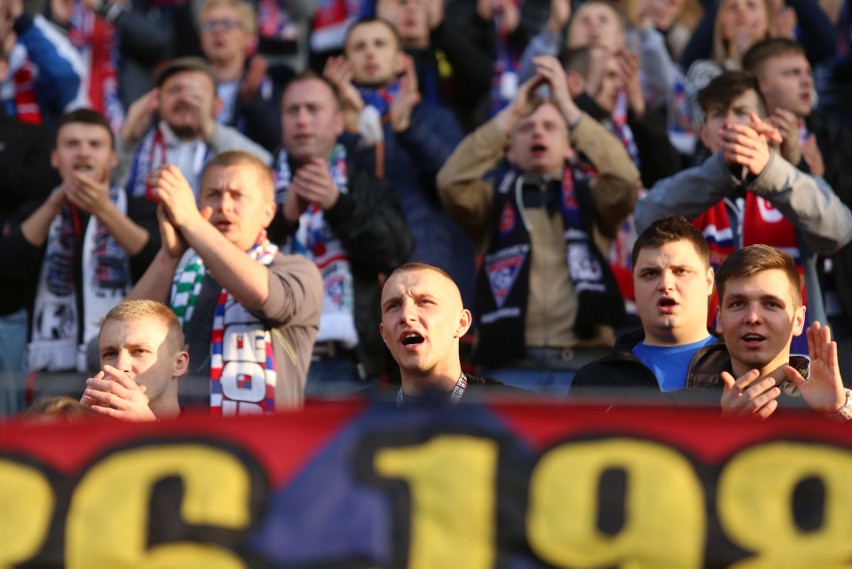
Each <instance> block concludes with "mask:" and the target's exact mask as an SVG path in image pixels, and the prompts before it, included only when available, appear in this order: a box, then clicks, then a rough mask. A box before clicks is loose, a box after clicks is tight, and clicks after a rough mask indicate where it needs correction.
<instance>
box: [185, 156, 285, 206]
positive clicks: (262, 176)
mask: <svg viewBox="0 0 852 569" xmlns="http://www.w3.org/2000/svg"><path fill="white" fill-rule="evenodd" d="M242 165H246V166H250V167H252V168H253V169H254V171H255V172H256V173H257V177H258V181H259V182H260V186H261V187H260V189H261V191H262V192H263V195H264V198H265V199H266V200H267V201H270V202H271V201H273V200H274V199H275V179H274V178H273V177H272V172H271V171H270V169H269V166H267V165H266V164H264V163H263V160H261V159H260V158H258V157H257V156H255V155H254V154H249V153H248V152H245V151H244V150H225V151H223V152H220V153H218V154H216V155H215V156H214V157H213V158H211V159H210V161H209V162H207V164H205V165H204V170H202V172H201V180H202V183H203V181H204V178H205V177H206V176H207V173H208V172H209V171H210V170H211V169H212V168H214V167H217V166H218V167H220V168H228V167H230V166H242Z"/></svg>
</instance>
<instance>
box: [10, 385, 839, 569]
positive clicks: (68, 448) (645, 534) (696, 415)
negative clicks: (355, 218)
mask: <svg viewBox="0 0 852 569" xmlns="http://www.w3.org/2000/svg"><path fill="white" fill-rule="evenodd" d="M850 480H852V430H850V428H849V427H848V426H847V425H842V424H835V423H831V422H828V421H825V420H823V419H821V418H820V417H817V416H814V415H812V414H808V413H806V412H804V411H801V412H800V411H798V410H781V411H779V412H777V414H776V416H774V417H773V418H771V419H770V420H768V421H765V422H757V421H748V420H723V419H722V418H720V417H719V413H718V410H716V409H711V408H696V409H683V408H680V409H669V408H666V409H663V408H651V407H638V406H637V407H627V406H625V407H606V408H605V407H598V406H574V405H567V404H566V405H562V404H546V403H539V402H538V401H537V400H536V401H531V402H521V403H519V402H512V403H508V402H507V403H497V402H491V403H489V404H464V403H462V404H460V405H457V406H452V407H435V408H430V407H417V408H404V409H397V408H396V407H395V405H394V404H393V403H392V402H389V403H387V404H385V403H364V402H355V401H352V402H334V403H308V405H307V407H306V408H305V410H303V411H300V412H296V413H289V414H282V415H276V416H266V417H262V416H258V417H240V418H232V419H214V418H210V417H206V416H204V417H202V416H185V417H182V418H180V419H177V420H174V421H163V422H159V423H155V424H144V425H140V424H130V423H118V422H113V421H103V420H89V421H82V422H79V423H74V424H68V423H42V422H28V423H27V422H11V423H6V424H5V425H2V426H0V527H2V528H3V531H2V532H0V567H13V566H14V567H17V566H25V567H28V568H34V567H67V568H69V569H76V568H83V567H86V568H91V567H199V568H201V567H204V568H218V567H222V568H225V567H227V568H237V567H264V568H270V567H272V568H275V567H280V568H295V567H311V568H325V567H327V568H342V567H352V568H362V567H363V568H365V569H366V568H369V567H381V568H403V567H411V568H454V567H464V568H466V569H489V568H492V567H507V568H521V567H524V568H526V567H633V568H661V567H672V568H675V567H676V568H689V567H727V566H733V565H735V566H737V567H740V566H742V567H745V566H749V567H810V568H813V567H840V566H845V565H848V563H849V562H850V559H852V508H850V507H849V505H850V504H852V484H850V483H849V481H850Z"/></svg>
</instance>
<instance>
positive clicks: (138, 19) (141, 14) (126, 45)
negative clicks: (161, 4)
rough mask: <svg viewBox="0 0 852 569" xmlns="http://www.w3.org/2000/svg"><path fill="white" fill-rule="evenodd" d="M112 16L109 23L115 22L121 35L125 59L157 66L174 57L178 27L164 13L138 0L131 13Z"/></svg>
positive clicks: (124, 12) (113, 13)
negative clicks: (176, 29) (175, 35)
mask: <svg viewBox="0 0 852 569" xmlns="http://www.w3.org/2000/svg"><path fill="white" fill-rule="evenodd" d="M114 5H115V4H109V6H114ZM108 14H109V17H108V20H112V23H113V25H114V26H115V28H116V30H117V31H118V33H119V34H121V50H122V52H123V54H124V55H125V56H130V57H132V58H134V59H136V60H138V61H140V62H142V63H144V64H145V65H154V64H156V63H157V62H158V61H162V60H164V59H169V58H170V57H172V56H173V55H174V54H173V52H174V25H173V23H172V21H171V18H169V17H168V16H166V15H164V14H163V12H162V11H160V10H156V9H152V10H148V9H147V2H145V1H144V0H134V1H133V2H132V3H131V5H130V6H129V8H128V9H126V10H119V9H115V12H108Z"/></svg>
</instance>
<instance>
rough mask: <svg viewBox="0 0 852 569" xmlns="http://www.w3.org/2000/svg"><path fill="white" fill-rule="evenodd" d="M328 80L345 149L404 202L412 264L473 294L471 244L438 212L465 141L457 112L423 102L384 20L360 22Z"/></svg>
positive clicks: (329, 71) (330, 65) (329, 70)
mask: <svg viewBox="0 0 852 569" xmlns="http://www.w3.org/2000/svg"><path fill="white" fill-rule="evenodd" d="M325 75H326V77H327V78H329V79H330V80H331V81H332V83H334V84H335V85H337V88H338V91H339V92H340V94H341V99H342V102H343V105H344V111H345V116H346V124H347V128H348V129H349V130H350V131H356V132H359V135H360V136H358V137H355V138H356V140H354V141H353V140H352V138H353V137H354V135H350V136H349V138H348V139H344V140H346V142H348V144H347V146H351V147H354V148H355V149H356V150H357V151H358V152H357V154H356V158H358V160H359V161H360V162H361V163H362V164H365V165H366V166H367V167H368V168H369V169H370V170H371V171H373V172H375V173H376V175H377V176H378V177H380V178H385V179H387V180H388V181H389V182H390V183H391V185H392V186H393V188H394V190H395V191H396V195H397V197H398V198H399V203H400V205H401V206H402V211H403V213H404V214H405V219H406V222H407V224H408V229H409V231H410V232H411V236H412V238H413V239H414V251H413V252H412V254H411V256H410V257H409V259H410V260H416V261H422V262H425V263H429V264H431V265H435V266H437V267H441V268H442V269H444V270H445V271H447V272H448V273H449V274H450V275H451V276H452V278H453V280H454V281H455V282H456V284H457V285H458V286H459V288H460V289H461V291H462V296H463V298H466V299H467V298H470V297H472V296H473V275H474V271H475V268H474V267H475V261H474V247H473V244H472V243H471V242H470V240H469V239H468V238H467V237H466V236H465V234H464V232H462V230H461V229H460V228H459V227H458V226H457V225H456V224H454V223H453V222H452V220H450V218H449V217H447V215H446V214H445V213H444V211H443V209H442V208H441V204H440V201H439V199H438V196H437V191H436V189H435V176H436V175H437V173H438V170H440V169H441V166H442V165H443V164H444V162H445V161H446V159H447V157H448V156H449V155H450V153H451V152H452V151H453V148H455V146H456V144H458V143H459V141H460V140H461V139H462V131H461V128H460V127H459V124H458V122H457V121H456V120H455V117H454V116H453V113H452V112H451V111H450V110H449V109H446V108H444V107H440V106H434V105H430V104H428V103H426V102H424V101H423V100H422V95H421V92H420V86H419V84H418V82H417V74H416V72H415V69H414V67H413V65H412V63H411V58H410V57H408V56H407V55H405V54H404V53H403V52H402V49H401V47H400V43H399V38H398V37H397V34H396V30H395V29H394V28H393V26H391V25H390V24H389V23H387V22H385V21H383V20H377V19H373V20H362V21H359V22H356V23H355V24H354V25H353V26H352V27H351V28H350V29H349V34H348V35H347V39H346V59H345V60H343V59H338V58H335V59H330V60H329V62H328V65H327V66H326V70H325Z"/></svg>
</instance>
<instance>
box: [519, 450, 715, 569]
mask: <svg viewBox="0 0 852 569" xmlns="http://www.w3.org/2000/svg"><path fill="white" fill-rule="evenodd" d="M608 469H621V470H623V471H624V472H625V473H626V478H627V485H626V493H625V504H624V512H625V514H624V525H623V527H622V529H621V530H620V531H619V532H617V533H615V534H614V535H607V534H604V533H603V532H601V531H600V530H599V529H598V527H597V513H598V504H597V497H598V488H599V484H600V481H601V476H602V474H603V473H604V471H606V470H608ZM604 491H605V490H604ZM704 516H705V513H704V493H703V490H702V486H701V483H700V482H699V481H698V479H697V478H696V476H695V474H694V471H693V468H692V465H690V463H689V462H688V461H687V460H686V459H685V458H684V457H683V456H682V455H680V454H678V453H677V452H675V451H673V450H671V449H670V448H667V447H665V446H663V445H661V444H659V443H654V442H645V441H638V440H633V439H615V440H597V441H594V442H589V443H568V444H564V445H562V446H560V447H557V448H554V449H553V450H551V451H549V452H547V453H546V454H545V455H544V456H543V457H542V458H541V460H540V461H539V463H538V464H537V465H536V467H535V470H534V471H533V474H532V476H531V478H530V492H529V506H528V509H527V531H528V534H529V535H528V538H529V542H530V546H531V547H532V550H533V551H534V552H535V553H536V554H537V555H539V556H540V557H541V558H542V559H543V560H544V561H546V562H548V563H551V564H553V565H556V566H559V567H566V566H569V567H574V566H577V567H598V566H612V565H618V566H621V567H630V568H631V569H641V568H655V569H656V568H664V567H673V568H674V567H676V568H679V569H680V568H690V567H700V566H701V563H702V556H703V554H704V551H703V550H704V535H705V517H704Z"/></svg>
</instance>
